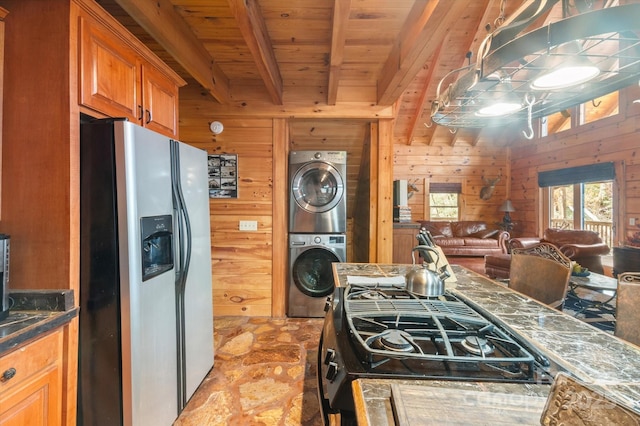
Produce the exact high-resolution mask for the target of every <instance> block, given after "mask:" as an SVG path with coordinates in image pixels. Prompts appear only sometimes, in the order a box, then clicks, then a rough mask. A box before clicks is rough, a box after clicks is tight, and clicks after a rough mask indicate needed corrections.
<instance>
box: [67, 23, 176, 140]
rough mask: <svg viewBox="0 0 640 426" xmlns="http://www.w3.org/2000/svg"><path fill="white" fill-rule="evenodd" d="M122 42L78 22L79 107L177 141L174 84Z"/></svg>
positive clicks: (96, 25) (95, 26)
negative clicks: (119, 118)
mask: <svg viewBox="0 0 640 426" xmlns="http://www.w3.org/2000/svg"><path fill="white" fill-rule="evenodd" d="M126 37H127V35H124V36H123V35H121V34H118V33H116V32H115V31H114V30H112V29H111V28H108V27H106V26H104V25H102V24H100V23H99V22H96V21H94V20H93V19H91V18H90V17H88V16H81V17H80V59H79V60H80V75H79V103H80V104H81V105H83V106H85V107H88V108H91V109H93V110H95V111H98V112H100V113H102V114H104V115H107V116H110V117H126V118H128V119H129V121H131V122H134V123H138V124H140V125H141V126H144V127H147V128H149V129H151V130H155V131H157V132H159V133H162V134H164V135H167V136H169V137H175V138H177V137H178V83H179V82H178V81H176V80H175V79H172V78H169V77H168V76H167V75H166V74H164V73H162V72H161V71H160V70H159V69H158V68H157V67H155V66H154V65H153V64H151V63H149V62H148V61H146V60H145V58H144V57H143V56H141V55H140V54H139V53H138V52H137V51H136V50H134V49H133V48H131V47H130V46H129V45H128V44H126V43H124V42H123V38H124V39H126ZM129 37H130V36H129ZM181 84H182V83H181Z"/></svg>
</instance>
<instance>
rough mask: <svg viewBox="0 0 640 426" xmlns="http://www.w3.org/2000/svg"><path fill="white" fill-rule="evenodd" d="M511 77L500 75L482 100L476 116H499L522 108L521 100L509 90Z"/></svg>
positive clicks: (510, 88)
mask: <svg viewBox="0 0 640 426" xmlns="http://www.w3.org/2000/svg"><path fill="white" fill-rule="evenodd" d="M511 90H512V87H511V77H509V76H506V75H503V76H500V81H499V82H498V83H497V84H496V85H495V88H494V91H491V92H487V94H488V95H489V96H488V97H487V98H486V99H485V100H483V102H482V104H483V105H484V106H481V107H480V108H479V109H478V110H477V111H476V112H475V115H476V116H478V117H499V116H503V115H509V114H513V113H514V112H517V111H519V110H521V109H522V102H520V100H519V99H518V97H517V96H516V95H515V94H514V93H513V92H512V91H511Z"/></svg>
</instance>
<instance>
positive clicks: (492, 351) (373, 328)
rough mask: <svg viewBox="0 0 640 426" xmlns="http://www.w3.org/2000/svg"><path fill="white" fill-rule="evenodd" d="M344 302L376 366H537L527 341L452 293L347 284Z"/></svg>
mask: <svg viewBox="0 0 640 426" xmlns="http://www.w3.org/2000/svg"><path fill="white" fill-rule="evenodd" d="M369 290H370V289H369ZM343 307H344V314H345V317H346V320H347V324H348V328H349V332H350V335H351V338H352V343H353V346H354V348H355V350H356V352H357V353H359V354H360V355H359V356H360V359H361V360H362V361H363V362H365V363H366V364H365V365H368V366H369V368H370V369H371V371H372V372H373V371H378V372H381V371H389V372H394V373H395V372H398V371H412V372H414V373H416V374H434V375H437V376H442V375H450V374H451V375H454V376H456V375H467V374H471V375H474V376H478V377H502V378H505V379H507V378H508V379H514V378H520V379H523V378H524V379H526V378H529V377H530V376H531V374H532V371H533V370H534V368H533V367H534V362H535V359H534V357H533V356H532V355H531V354H530V353H529V352H528V351H527V350H526V349H525V348H524V347H522V346H521V345H520V344H518V343H517V342H516V341H515V340H513V339H512V338H511V337H510V336H509V335H508V334H507V333H506V332H504V331H503V330H502V329H500V328H499V327H497V326H495V325H493V324H492V323H491V322H490V321H489V320H488V319H487V318H485V317H484V316H482V315H481V314H480V313H478V312H477V311H475V310H474V309H473V308H472V307H471V306H469V305H467V304H466V303H464V302H463V301H462V300H460V299H458V298H457V297H455V296H453V295H451V294H447V295H445V297H440V298H430V297H424V296H420V295H417V294H415V293H411V292H408V291H406V290H403V289H397V288H389V289H380V288H377V289H375V291H374V292H373V293H372V292H370V291H369V292H367V291H366V289H362V288H360V287H359V288H353V289H352V288H350V287H347V289H346V291H345V297H344V299H343Z"/></svg>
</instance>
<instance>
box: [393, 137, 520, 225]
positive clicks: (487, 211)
mask: <svg viewBox="0 0 640 426" xmlns="http://www.w3.org/2000/svg"><path fill="white" fill-rule="evenodd" d="M508 161H509V149H508V148H504V147H500V146H498V147H494V146H490V145H487V144H485V145H482V146H472V145H470V144H466V143H464V142H458V143H457V144H456V145H455V146H427V145H418V144H414V145H399V144H395V145H394V164H393V179H394V180H397V179H407V180H409V181H411V182H415V185H416V186H417V188H418V191H417V192H414V193H413V196H412V197H411V198H410V199H409V207H410V208H411V219H412V220H413V221H419V220H422V219H428V215H429V212H428V187H429V183H430V182H434V183H449V182H459V183H461V184H462V194H461V201H460V206H461V208H460V220H484V221H486V222H487V223H488V224H493V223H495V222H499V221H500V220H501V219H502V216H503V213H502V212H500V211H498V208H499V207H500V205H501V204H502V203H503V201H504V200H505V199H506V198H508V197H509V196H510V195H509V194H508V185H507V182H508V180H509V179H508V166H509V164H508ZM499 175H502V178H501V179H500V181H499V182H497V184H496V188H495V190H494V192H493V195H492V197H491V198H490V199H488V200H482V199H481V198H480V190H481V189H482V187H483V185H484V184H485V183H484V181H483V179H482V177H483V176H485V177H486V178H487V179H495V178H496V177H497V176H499Z"/></svg>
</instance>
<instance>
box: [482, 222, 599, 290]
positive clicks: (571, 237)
mask: <svg viewBox="0 0 640 426" xmlns="http://www.w3.org/2000/svg"><path fill="white" fill-rule="evenodd" d="M541 242H547V243H551V244H553V245H554V246H556V247H558V249H559V250H560V251H561V252H562V254H564V255H565V256H567V257H568V258H569V259H571V260H573V261H575V262H578V263H579V264H580V265H581V266H583V267H585V268H587V269H589V270H590V271H592V272H596V273H598V274H602V273H604V269H603V268H602V258H601V257H602V255H605V254H607V253H609V246H608V245H606V244H605V243H603V242H602V239H601V238H600V236H599V235H598V233H597V232H594V231H586V230H579V229H555V228H547V229H545V231H544V233H543V235H542V238H539V237H520V238H512V239H511V240H509V242H508V247H509V249H511V248H528V247H531V246H534V245H536V244H539V243H541ZM510 263H511V256H510V255H509V254H498V255H494V254H493V253H491V254H488V255H487V256H486V257H485V273H486V274H487V275H488V276H489V277H491V278H509V268H510Z"/></svg>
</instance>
